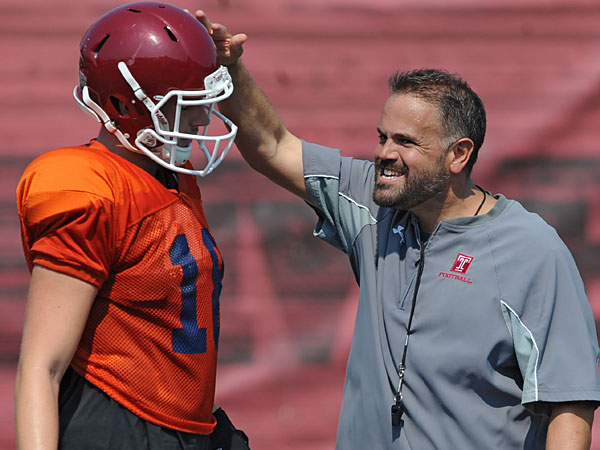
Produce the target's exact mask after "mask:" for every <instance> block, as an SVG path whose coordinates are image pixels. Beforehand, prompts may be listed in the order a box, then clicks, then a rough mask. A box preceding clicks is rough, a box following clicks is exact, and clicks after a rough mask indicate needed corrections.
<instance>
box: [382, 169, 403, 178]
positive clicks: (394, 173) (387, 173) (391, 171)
mask: <svg viewBox="0 0 600 450" xmlns="http://www.w3.org/2000/svg"><path fill="white" fill-rule="evenodd" d="M402 174H403V172H401V171H400V170H394V169H388V168H384V169H383V176H385V177H399V176H401V175H402Z"/></svg>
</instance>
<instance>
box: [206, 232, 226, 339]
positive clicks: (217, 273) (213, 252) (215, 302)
mask: <svg viewBox="0 0 600 450" xmlns="http://www.w3.org/2000/svg"><path fill="white" fill-rule="evenodd" d="M202 241H203V242H204V245H205V246H206V248H207V249H208V252H209V253H210V257H211V259H212V263H213V266H212V281H213V287H214V289H213V292H212V318H213V334H214V337H215V350H218V348H219V298H220V296H221V288H222V287H223V284H222V283H221V280H222V279H223V271H222V270H219V257H218V256H217V246H216V244H215V241H214V239H213V238H212V236H211V235H210V233H209V232H208V230H207V229H206V228H203V229H202Z"/></svg>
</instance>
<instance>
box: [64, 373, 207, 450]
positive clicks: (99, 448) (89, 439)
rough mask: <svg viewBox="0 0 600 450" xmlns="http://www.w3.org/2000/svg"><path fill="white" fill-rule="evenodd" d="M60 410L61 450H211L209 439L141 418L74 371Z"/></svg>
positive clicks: (68, 377)
mask: <svg viewBox="0 0 600 450" xmlns="http://www.w3.org/2000/svg"><path fill="white" fill-rule="evenodd" d="M59 411H60V431H59V445H58V448H59V449H60V450H81V449H86V450H142V449H143V450H209V449H210V436H208V435H199V434H190V433H184V432H181V431H176V430H172V429H169V428H165V427H161V426H159V425H155V424H153V423H150V422H148V421H146V420H144V419H141V418H140V417H138V416H136V415H135V414H133V413H132V412H131V411H129V410H128V409H127V408H124V407H123V406H121V405H120V404H119V403H117V402H116V401H114V400H113V399H112V398H110V397H109V396H108V395H106V394H105V393H104V392H102V391H101V390H100V389H98V388H97V387H95V386H94V385H92V384H91V383H89V382H88V381H87V380H85V379H84V378H83V377H82V376H80V375H79V374H77V373H76V372H75V371H74V370H73V369H71V368H69V369H68V370H67V372H66V373H65V375H64V377H63V379H62V382H61V385H60V393H59Z"/></svg>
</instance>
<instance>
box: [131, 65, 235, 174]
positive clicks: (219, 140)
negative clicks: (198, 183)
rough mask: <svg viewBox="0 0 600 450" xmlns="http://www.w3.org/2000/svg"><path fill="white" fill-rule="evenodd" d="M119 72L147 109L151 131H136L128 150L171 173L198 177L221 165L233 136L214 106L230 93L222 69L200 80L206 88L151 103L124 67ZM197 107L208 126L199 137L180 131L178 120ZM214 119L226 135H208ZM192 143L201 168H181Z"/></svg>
mask: <svg viewBox="0 0 600 450" xmlns="http://www.w3.org/2000/svg"><path fill="white" fill-rule="evenodd" d="M119 70H120V71H121V73H123V77H124V78H125V80H126V81H127V83H128V84H129V85H130V86H131V88H132V89H133V92H134V94H135V96H136V97H137V98H138V99H139V100H140V101H141V102H143V104H144V106H145V107H146V108H147V109H148V111H149V113H150V117H151V118H152V124H153V126H152V127H148V128H144V129H141V130H139V132H138V134H137V136H136V138H135V141H134V143H135V148H130V150H133V151H140V152H142V153H144V154H145V155H146V156H148V157H150V158H151V159H152V160H154V161H155V162H157V163H158V164H160V165H162V166H164V167H167V168H168V169H170V170H173V171H175V172H181V173H189V174H193V175H198V176H206V175H208V174H209V173H211V172H212V171H213V170H214V169H215V168H216V167H217V166H218V165H219V164H220V163H221V161H223V158H225V155H227V152H228V151H229V149H230V147H231V145H232V143H233V140H234V138H235V134H236V132H237V127H236V126H235V124H234V123H233V122H232V121H231V120H229V119H228V118H227V117H225V116H224V115H223V114H221V113H220V112H219V111H218V110H217V109H216V108H215V105H216V103H218V102H219V101H221V100H224V99H226V98H227V97H229V96H230V95H231V93H232V92H233V84H232V82H231V76H230V75H229V72H228V71H227V68H226V67H223V66H221V67H219V68H218V69H217V70H216V71H215V72H213V73H212V74H210V75H208V76H207V77H206V78H205V79H204V86H205V87H206V89H204V90H200V91H185V90H171V91H169V92H167V93H166V94H165V95H164V96H159V95H155V96H154V98H153V99H150V98H149V97H148V96H146V94H145V93H144V91H143V90H142V89H141V88H140V86H139V84H138V83H137V82H136V80H135V79H134V78H133V76H132V74H131V72H130V71H129V69H128V68H127V66H126V65H125V63H119ZM153 100H154V101H153ZM155 101H156V103H155ZM168 102H174V103H175V108H174V114H173V117H172V118H171V121H172V122H173V123H172V124H170V123H169V120H168V118H167V116H166V115H165V114H164V112H163V111H164V107H165V105H166V104H167V103H168ZM198 106H201V107H203V108H204V109H205V110H206V113H207V116H208V123H207V124H206V125H204V126H203V127H202V131H201V132H200V133H189V132H185V131H182V130H181V120H182V117H183V110H184V108H186V107H198ZM215 117H216V118H217V119H218V120H220V121H221V122H222V123H223V124H224V125H225V126H226V127H227V128H228V130H229V131H228V133H226V134H221V135H210V134H209V129H210V125H211V123H212V121H213V119H214V118H215ZM182 140H183V141H185V144H184V145H181V144H182V142H181V141H182ZM194 142H196V143H197V144H198V146H199V147H200V149H201V150H202V152H203V153H204V156H205V157H206V164H205V166H204V168H202V169H187V168H184V167H181V166H183V165H184V164H185V163H187V161H188V160H189V159H190V154H191V151H192V147H193V144H194Z"/></svg>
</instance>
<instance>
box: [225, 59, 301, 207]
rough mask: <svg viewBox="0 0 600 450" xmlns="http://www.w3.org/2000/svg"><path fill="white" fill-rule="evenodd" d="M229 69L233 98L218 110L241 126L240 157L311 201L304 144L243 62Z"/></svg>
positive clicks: (237, 141)
mask: <svg viewBox="0 0 600 450" xmlns="http://www.w3.org/2000/svg"><path fill="white" fill-rule="evenodd" d="M228 69H229V72H230V74H231V77H232V80H233V87H234V88H233V94H232V95H231V97H229V98H228V99H227V100H224V101H222V102H220V103H219V109H220V110H221V111H222V112H223V113H224V114H225V115H226V116H227V117H229V118H230V119H231V120H232V121H233V123H235V124H236V125H237V126H238V132H237V136H236V139H235V143H236V145H237V148H238V149H239V151H240V153H241V154H242V156H243V157H244V159H245V160H246V161H247V162H248V164H249V165H250V166H251V167H252V168H253V169H255V170H257V171H259V172H261V173H262V174H263V175H265V176H267V177H268V178H269V179H271V180H272V181H274V182H275V183H277V184H279V185H281V186H282V187H284V188H285V189H287V190H289V191H290V192H292V193H294V194H296V195H299V196H300V197H302V198H304V199H305V200H308V196H307V193H306V187H305V185H304V171H303V165H302V142H301V141H300V139H298V138H297V137H296V136H294V135H293V134H292V133H290V132H289V131H288V130H287V129H286V127H285V125H284V123H283V121H282V120H281V118H280V116H279V114H278V113H277V111H275V108H273V106H272V105H271V103H270V102H269V100H268V99H267V97H266V96H265V94H264V93H263V91H262V90H261V89H260V88H259V87H258V85H257V84H256V83H255V82H254V80H253V79H252V77H251V75H250V73H249V72H248V70H247V69H246V67H245V66H244V64H243V63H242V61H241V59H237V60H236V61H235V62H234V63H233V64H231V65H230V66H228Z"/></svg>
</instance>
